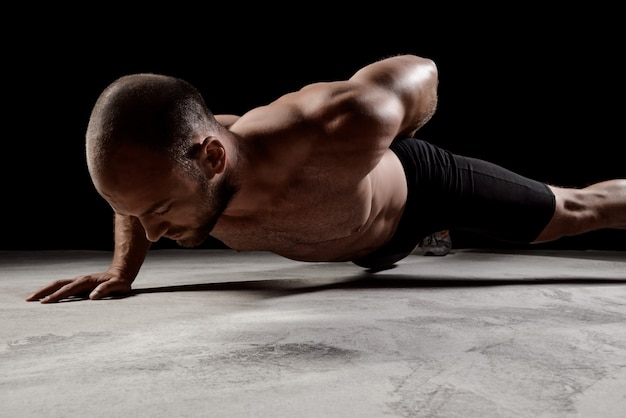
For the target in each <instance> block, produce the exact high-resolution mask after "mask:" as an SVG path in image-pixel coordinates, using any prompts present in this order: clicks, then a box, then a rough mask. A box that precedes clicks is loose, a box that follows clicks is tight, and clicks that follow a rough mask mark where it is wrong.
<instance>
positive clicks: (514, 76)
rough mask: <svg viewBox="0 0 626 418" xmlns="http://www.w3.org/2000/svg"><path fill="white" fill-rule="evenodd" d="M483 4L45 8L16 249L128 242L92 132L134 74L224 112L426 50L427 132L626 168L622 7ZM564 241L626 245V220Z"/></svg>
mask: <svg viewBox="0 0 626 418" xmlns="http://www.w3.org/2000/svg"><path fill="white" fill-rule="evenodd" d="M472 12H473V14H472V15H471V16H468V15H467V13H468V11H458V13H457V14H455V16H451V15H450V13H448V14H447V15H442V14H440V13H439V14H436V15H435V14H431V15H427V14H424V15H423V16H421V17H418V16H413V17H411V18H409V16H405V14H406V13H404V12H398V13H395V14H396V16H394V17H393V20H390V19H388V18H387V17H385V16H382V15H381V16H377V14H376V13H371V14H370V16H368V17H367V18H365V17H364V16H350V17H345V16H344V17H341V18H339V17H336V18H334V19H330V18H329V17H328V16H327V15H324V16H323V17H320V16H313V15H310V16H309V14H308V13H299V14H298V19H294V18H292V17H291V18H290V17H289V16H288V17H286V18H284V19H283V18H280V19H279V18H275V19H273V21H268V20H267V19H266V18H260V17H257V19H254V20H253V16H254V14H255V12H251V14H248V15H247V16H248V19H249V21H246V22H243V21H241V20H239V19H238V18H232V17H231V18H230V19H225V18H224V16H225V15H224V14H214V15H212V16H204V15H202V16H200V15H199V13H196V12H195V11H189V10H187V11H185V13H187V14H186V18H185V19H184V20H181V19H175V18H174V17H171V20H169V21H168V20H167V19H168V17H161V19H160V20H159V21H151V20H150V19H146V18H145V16H143V18H144V19H143V20H141V23H142V24H141V25H138V24H137V22H138V21H139V20H133V19H131V18H127V19H121V20H119V21H118V20H109V21H101V22H94V21H93V20H91V19H89V18H86V17H84V18H82V19H81V18H80V17H79V18H77V19H76V20H78V21H81V20H82V23H80V24H76V23H75V22H73V23H67V22H64V21H60V20H55V19H53V20H49V21H45V19H44V20H43V21H40V22H29V23H30V26H29V29H28V30H29V34H30V35H29V36H23V37H20V38H19V39H20V42H12V43H10V45H9V46H8V50H7V51H5V55H4V56H5V65H4V74H5V86H4V87H5V89H4V92H5V96H4V97H5V110H4V112H3V114H4V118H3V119H4V124H5V130H4V132H5V135H4V138H3V139H4V141H3V142H4V144H5V149H4V152H3V155H4V159H3V160H4V164H3V168H2V172H3V173H2V184H3V188H4V193H3V204H2V219H3V221H4V222H3V223H4V228H3V229H2V233H1V234H0V249H2V250H46V249H110V248H112V240H111V239H112V214H111V211H110V208H109V207H108V205H107V204H106V202H104V201H103V200H102V199H101V198H100V197H99V196H98V195H97V194H96V192H95V190H94V189H93V187H92V185H91V181H90V179H89V176H88V174H87V170H86V166H85V160H84V144H83V140H84V131H85V127H86V124H87V119H88V117H89V112H90V110H91V106H92V105H93V103H94V101H95V100H96V98H97V96H98V94H99V93H100V92H101V90H102V89H103V88H104V87H105V86H106V85H107V84H108V83H110V82H111V81H113V80H114V79H115V78H117V77H118V76H120V75H123V74H127V73H132V72H157V73H167V74H170V75H175V76H179V77H182V78H185V79H187V80H188V81H190V82H192V83H193V84H195V85H196V86H197V87H198V88H200V90H201V91H202V92H203V94H204V96H205V99H206V101H207V104H208V105H209V107H210V108H211V109H212V110H213V111H214V112H215V113H237V114H241V113H243V112H245V111H246V110H247V109H249V108H251V107H254V106H258V105H261V104H265V103H267V102H269V101H271V100H273V99H274V98H276V97H277V96H279V95H281V94H283V93H286V92H288V91H291V90H294V89H298V88H300V87H301V86H302V85H304V84H307V83H310V82H314V81H323V80H331V79H338V78H346V77H349V76H350V75H351V73H352V72H353V71H355V70H357V69H358V68H359V67H361V66H363V65H365V64H367V63H369V62H372V61H374V60H376V59H379V58H382V57H384V56H388V55H395V54H399V53H415V54H418V55H422V56H426V57H429V58H432V59H434V60H435V61H436V62H437V64H438V66H439V72H440V88H439V96H440V99H439V109H438V112H437V114H436V115H435V117H434V118H433V119H432V120H431V121H430V122H429V124H428V125H427V126H426V127H425V128H424V129H423V130H422V131H421V133H420V136H421V137H422V138H424V139H427V140H430V141H432V142H434V143H437V144H439V145H441V146H444V147H447V148H448V149H450V150H452V151H454V152H457V153H461V154H466V155H471V156H474V157H478V158H485V159H488V160H491V161H493V162H496V163H499V164H501V165H504V166H506V167H508V168H511V169H513V170H514V171H517V172H520V173H521V174H524V175H528V176H530V177H533V178H536V179H539V180H543V181H547V182H550V183H554V184H561V185H567V186H584V185H586V184H589V183H592V182H596V181H600V180H604V179H608V178H617V177H621V178H624V177H626V163H625V162H624V151H623V147H624V145H623V144H624V134H623V128H622V126H623V121H624V116H623V114H624V111H625V110H626V109H625V106H624V101H623V97H624V94H625V93H626V88H625V86H626V82H625V81H624V77H623V75H624V74H626V71H625V65H624V63H623V57H622V55H623V40H624V39H625V38H624V33H623V29H622V26H623V25H621V22H615V24H612V23H611V22H612V21H614V20H616V17H615V16H616V14H615V13H614V12H611V11H609V10H595V11H594V13H588V11H587V10H578V11H576V12H575V13H573V12H572V11H569V14H568V15H566V16H564V15H563V14H561V13H559V14H558V15H555V16H546V15H545V13H544V12H543V11H542V12H541V13H540V12H539V11H537V12H528V13H526V14H524V15H520V14H519V13H518V14H517V15H515V16H514V15H513V14H511V13H509V12H510V11H509V12H505V11H502V10H499V11H495V12H494V11H491V12H490V13H491V15H490V16H492V17H489V16H487V15H485V14H484V13H483V12H485V13H486V12H487V11H477V10H474V11H472ZM259 13H260V12H259ZM493 13H495V16H496V17H495V18H494V17H493ZM516 13H517V12H516ZM261 16H262V15H261ZM303 16H305V17H306V16H309V18H310V19H311V20H310V22H309V23H307V22H302V21H301V20H300V19H301V18H303ZM136 19H139V17H136ZM211 19H214V20H217V21H218V23H216V24H214V25H213V24H210V23H209V22H210V21H211ZM407 19H408V20H407ZM27 20H28V19H24V21H25V22H26V21H27ZM399 20H403V22H399ZM172 22H175V23H172ZM251 22H252V23H251ZM386 22H391V23H386ZM458 22H461V23H458ZM591 28H593V30H592V29H591ZM15 36H16V35H15V34H13V37H14V38H15ZM14 38H13V39H14ZM511 222H515V220H514V219H513V220H511ZM453 239H455V245H456V246H459V247H463V246H476V245H481V246H500V245H501V244H498V243H493V242H490V241H488V240H485V239H482V238H480V237H476V236H472V235H468V234H462V233H460V232H456V233H455V231H453ZM216 246H217V247H219V246H221V244H220V243H219V242H217V241H210V242H207V243H206V245H205V247H216ZM549 246H550V247H559V248H599V249H615V250H624V249H626V231H601V232H598V233H592V234H586V235H585V236H582V237H576V238H568V239H563V240H560V241H558V242H556V243H553V244H550V245H549ZM157 247H174V245H173V244H172V243H169V242H162V243H159V244H158V245H157Z"/></svg>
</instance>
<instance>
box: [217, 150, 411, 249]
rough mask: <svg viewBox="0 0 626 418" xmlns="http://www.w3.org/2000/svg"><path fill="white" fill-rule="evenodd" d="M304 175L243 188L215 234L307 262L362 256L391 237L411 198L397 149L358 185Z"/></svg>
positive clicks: (336, 176)
mask: <svg viewBox="0 0 626 418" xmlns="http://www.w3.org/2000/svg"><path fill="white" fill-rule="evenodd" d="M303 171H304V170H298V171H297V172H294V173H292V174H293V178H292V180H293V181H292V182H291V184H285V183H283V184H272V182H271V181H270V182H266V181H265V180H259V181H256V182H254V184H250V185H249V186H246V187H244V188H242V189H241V190H240V192H239V193H238V194H237V195H236V197H235V199H234V200H233V202H232V204H231V205H230V206H229V209H227V211H226V212H225V213H224V215H222V217H221V218H220V220H219V222H218V224H217V225H216V227H215V228H214V230H213V235H214V236H215V237H216V238H218V239H220V240H221V241H222V242H223V243H224V244H226V245H227V246H229V247H230V248H233V249H236V250H240V251H255V250H264V251H272V252H274V253H276V254H279V255H282V256H285V257H288V258H292V259H296V260H303V261H322V260H336V261H344V260H350V259H355V258H359V257H362V256H365V255H367V254H369V253H370V252H372V251H373V250H374V249H376V248H377V247H378V246H380V245H382V244H384V243H385V242H386V241H387V240H388V239H390V238H391V236H392V235H393V232H394V231H395V227H396V226H397V222H398V221H399V218H400V214H401V212H402V209H403V207H404V206H403V205H404V200H405V197H406V183H405V181H404V174H403V171H402V167H401V165H400V162H399V161H398V160H397V157H396V156H395V155H394V154H393V153H392V152H391V151H388V152H387V153H386V154H385V156H384V157H383V159H382V160H381V162H380V164H379V165H378V166H376V168H375V169H374V170H373V171H372V172H371V173H370V174H369V175H367V176H366V177H364V178H363V179H361V180H360V181H357V182H353V183H351V182H346V181H341V180H340V176H341V173H332V172H329V173H327V174H326V175H324V176H316V177H315V178H313V179H311V176H308V175H307V174H306V173H304V172H303ZM338 171H342V170H338ZM264 183H265V184H264ZM279 183H282V182H279ZM288 183H289V182H288ZM274 186H277V187H274ZM251 202H254V204H252V203H251ZM238 207H245V208H246V209H245V210H244V209H237V208H238Z"/></svg>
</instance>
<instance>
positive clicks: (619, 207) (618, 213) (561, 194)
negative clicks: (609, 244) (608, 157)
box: [533, 179, 626, 243]
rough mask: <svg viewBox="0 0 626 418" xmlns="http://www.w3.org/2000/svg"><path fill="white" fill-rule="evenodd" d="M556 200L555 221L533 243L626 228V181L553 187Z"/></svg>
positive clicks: (553, 216)
mask: <svg viewBox="0 0 626 418" xmlns="http://www.w3.org/2000/svg"><path fill="white" fill-rule="evenodd" d="M550 189H551V190H552V192H553V193H554V196H555V198H556V207H555V210H554V215H552V219H550V222H548V224H547V225H546V227H545V228H544V229H543V231H542V232H541V233H540V234H539V236H538V237H537V238H536V239H535V241H533V242H534V243H541V242H548V241H554V240H556V239H559V238H561V237H566V236H572V235H579V234H583V233H585V232H591V231H595V230H599V229H607V228H615V229H626V179H619V180H607V181H603V182H600V183H596V184H593V185H591V186H588V187H585V188H582V189H574V188H563V187H554V186H550Z"/></svg>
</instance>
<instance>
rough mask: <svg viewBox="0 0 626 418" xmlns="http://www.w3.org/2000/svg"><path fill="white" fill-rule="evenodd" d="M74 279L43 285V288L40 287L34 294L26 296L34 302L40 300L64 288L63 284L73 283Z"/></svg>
mask: <svg viewBox="0 0 626 418" xmlns="http://www.w3.org/2000/svg"><path fill="white" fill-rule="evenodd" d="M71 282H72V279H67V280H57V281H55V282H52V283H50V284H49V285H47V286H45V287H42V288H41V289H39V290H38V291H36V292H35V293H33V294H32V295H30V296H28V297H27V298H26V301H27V302H33V301H37V300H40V299H42V298H44V297H46V296H48V295H50V294H52V293H54V292H56V291H57V290H59V289H60V288H62V287H63V286H65V285H67V284H68V283H71Z"/></svg>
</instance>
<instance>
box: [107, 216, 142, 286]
mask: <svg viewBox="0 0 626 418" xmlns="http://www.w3.org/2000/svg"><path fill="white" fill-rule="evenodd" d="M114 237H115V246H114V250H113V261H112V262H111V267H110V268H109V270H110V271H115V272H116V273H117V274H119V276H120V277H122V278H123V279H124V280H126V281H128V283H132V282H133V281H134V280H135V277H137V274H138V273H139V269H140V268H141V266H142V264H143V262H144V260H145V258H146V255H147V254H148V250H149V249H150V241H148V239H147V238H146V233H145V231H144V229H143V226H141V223H140V222H139V220H138V219H137V218H135V217H134V216H126V215H120V214H115V231H114Z"/></svg>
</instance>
